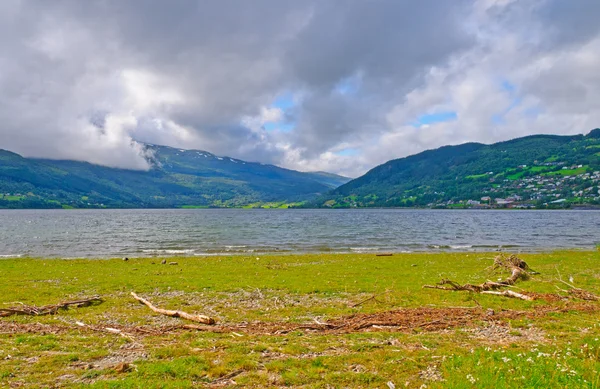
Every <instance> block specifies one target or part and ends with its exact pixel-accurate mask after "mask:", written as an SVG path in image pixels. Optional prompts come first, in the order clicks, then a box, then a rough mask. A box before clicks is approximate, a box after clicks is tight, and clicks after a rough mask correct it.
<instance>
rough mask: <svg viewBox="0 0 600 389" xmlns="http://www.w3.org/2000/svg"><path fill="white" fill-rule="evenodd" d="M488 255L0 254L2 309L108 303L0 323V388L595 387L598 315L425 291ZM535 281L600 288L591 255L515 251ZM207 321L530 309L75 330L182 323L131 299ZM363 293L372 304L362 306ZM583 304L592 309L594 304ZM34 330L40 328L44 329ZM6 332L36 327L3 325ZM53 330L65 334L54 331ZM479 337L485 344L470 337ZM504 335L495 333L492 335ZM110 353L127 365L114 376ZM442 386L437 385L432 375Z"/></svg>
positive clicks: (463, 276)
mask: <svg viewBox="0 0 600 389" xmlns="http://www.w3.org/2000/svg"><path fill="white" fill-rule="evenodd" d="M493 256H494V253H440V254H433V253H422V254H395V255H394V256H391V257H376V256H374V255H372V254H371V255H369V254H347V255H337V254H307V255H288V256H263V255H259V256H252V257H242V256H230V257H206V258H198V257H197V258H169V259H168V260H167V261H168V262H171V261H174V262H177V263H178V265H177V266H169V265H161V264H160V261H161V260H162V259H161V258H140V259H131V260H129V261H127V262H125V261H122V260H120V259H112V260H53V259H27V258H26V259H22V258H21V259H3V260H0V274H1V280H2V282H0V308H2V307H7V306H16V305H20V304H19V303H22V304H26V305H44V304H53V303H56V302H58V301H62V300H67V299H74V298H78V297H82V296H91V295H95V294H99V295H101V296H102V297H103V298H104V299H105V301H104V303H102V304H100V305H95V306H91V307H86V308H72V309H70V310H68V311H61V312H59V313H58V314H57V315H55V316H40V317H30V316H20V317H9V318H0V387H11V386H13V387H16V386H18V385H21V386H24V387H34V388H35V387H40V388H42V387H74V388H78V387H92V388H138V387H144V388H187V387H197V386H202V385H206V384H209V383H210V382H212V381H214V380H215V379H218V378H219V377H222V376H224V375H227V374H229V373H231V372H235V371H238V370H242V371H243V373H242V374H240V375H238V376H236V377H235V378H234V380H235V382H236V383H237V386H238V387H306V388H326V387H328V386H329V387H378V388H386V387H387V385H386V383H387V382H388V381H392V382H393V383H394V384H395V385H396V387H398V388H400V387H410V388H419V387H421V386H422V385H426V386H427V387H428V388H471V387H477V388H538V387H539V388H565V387H569V388H600V380H599V378H598V377H600V374H598V372H600V341H599V339H600V321H599V319H600V315H599V314H598V312H597V311H596V310H592V311H588V312H578V311H575V310H573V306H572V305H571V304H572V303H571V302H568V301H557V302H546V301H543V300H539V301H533V302H526V301H521V300H514V299H505V298H502V297H497V296H489V295H472V294H469V293H462V292H444V291H439V290H432V289H422V288H421V287H422V285H423V284H434V283H436V282H438V281H439V280H440V279H442V278H449V279H453V280H456V281H459V282H461V283H466V282H471V283H480V282H483V281H485V280H488V279H496V278H499V277H502V276H503V275H502V274H491V273H490V272H489V271H488V270H486V268H487V267H488V266H489V265H490V264H491V261H492V258H493ZM521 257H522V258H523V259H524V260H526V261H527V262H528V263H529V264H530V265H531V267H532V268H533V269H535V270H536V271H538V272H540V275H537V276H534V277H533V278H532V279H531V280H529V281H526V282H522V283H520V284H519V285H518V288H516V289H515V290H517V291H518V290H519V288H523V289H525V290H527V291H535V292H540V293H555V292H557V287H558V288H561V289H565V288H567V287H566V286H565V285H564V284H562V283H560V282H559V281H557V278H558V277H559V274H560V275H561V276H562V277H563V278H564V279H565V280H566V279H568V278H569V277H572V278H573V283H574V284H575V285H576V286H578V287H580V288H583V289H586V290H589V291H591V292H593V293H596V294H600V286H599V285H598V283H599V281H600V252H599V251H580V252H553V253H540V254H523V255H522V256H521ZM131 291H136V292H137V293H139V294H141V295H143V296H145V297H148V298H149V299H150V300H151V301H153V302H154V303H155V304H156V305H158V306H161V307H164V308H170V309H182V310H185V311H187V312H198V313H204V314H208V315H210V316H213V317H216V318H217V319H218V321H219V322H220V323H223V324H239V323H245V322H246V323H252V322H275V323H280V322H281V323H289V322H293V323H312V322H313V319H318V320H321V321H327V320H332V319H336V318H340V317H343V316H348V315H353V314H357V313H376V312H383V311H389V310H394V309H399V308H418V307H429V308H433V309H436V308H442V307H458V306H460V307H474V308H476V307H478V305H481V307H482V308H483V309H492V310H494V311H495V312H501V311H502V310H503V309H511V310H518V311H522V312H530V313H531V312H535V311H536V310H538V309H540V308H544V307H547V306H552V307H553V308H555V309H556V310H557V311H556V312H555V313H551V314H549V315H546V316H539V317H535V316H526V315H521V316H516V317H514V318H513V319H511V320H500V319H499V321H498V322H497V323H490V322H474V323H472V325H470V326H467V327H455V328H449V329H448V330H443V331H427V330H426V329H425V328H415V329H413V330H407V331H400V332H393V331H386V330H380V331H375V332H371V331H366V332H353V333H346V334H339V333H338V334H331V333H311V332H305V331H299V330H298V331H293V332H290V333H287V334H278V335H277V334H273V335H264V334H255V333H247V332H245V331H243V330H240V331H239V335H241V336H238V335H234V334H231V333H212V332H200V331H175V332H165V333H163V334H154V335H148V334H141V333H139V334H138V333H135V334H133V335H132V336H133V338H132V339H131V338H125V337H121V336H118V335H115V334H111V333H107V332H101V331H90V330H85V329H82V328H80V327H79V326H77V325H76V324H75V322H76V321H79V322H83V323H85V324H87V325H94V326H98V327H102V328H104V327H107V326H110V327H119V328H121V327H125V328H126V327H131V326H144V328H147V329H151V328H159V327H162V326H165V325H171V324H172V325H176V324H179V323H182V322H183V321H182V320H181V319H175V318H167V317H164V316H161V315H157V314H155V313H153V312H151V311H150V310H149V309H147V308H146V307H144V306H143V305H140V304H138V303H137V302H136V301H134V300H133V299H132V298H131V297H130V296H129V292H131ZM373 295H377V297H376V298H375V299H371V300H369V301H366V302H364V303H363V304H360V305H358V306H353V305H355V304H356V303H358V302H360V301H362V300H365V299H367V298H369V297H371V296H373ZM590 304H592V305H590V306H592V307H595V306H596V305H598V304H600V303H590ZM36 323H41V325H42V327H39V326H37V324H36ZM9 325H10V326H13V325H14V326H16V325H23V326H34V327H31V328H34V330H31V331H26V330H25V329H21V330H19V329H18V328H17V329H16V330H14V329H13V330H9V329H10V328H12V327H9ZM36 326H37V327H36ZM54 328H61V329H62V330H60V331H55V330H53V329H54ZM481 334H483V335H484V336H480V335H481ZM498 334H500V335H498ZM120 360H125V361H127V362H128V363H131V364H132V365H133V367H134V369H133V370H132V371H130V372H126V373H118V372H116V371H115V369H114V366H115V365H116V364H117V363H118V361H120ZM439 380H443V381H439Z"/></svg>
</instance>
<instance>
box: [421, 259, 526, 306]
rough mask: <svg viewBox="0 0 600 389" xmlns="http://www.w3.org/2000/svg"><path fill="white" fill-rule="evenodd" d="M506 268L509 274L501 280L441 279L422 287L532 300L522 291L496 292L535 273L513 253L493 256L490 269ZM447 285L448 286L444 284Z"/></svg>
mask: <svg viewBox="0 0 600 389" xmlns="http://www.w3.org/2000/svg"><path fill="white" fill-rule="evenodd" d="M498 269H503V270H508V271H510V276H509V277H508V278H506V279H504V280H501V281H497V282H494V281H486V282H484V283H482V284H479V285H476V284H464V285H461V284H459V283H457V282H455V281H451V280H442V281H440V282H439V283H438V284H437V285H423V288H429V289H441V290H458V291H460V290H466V291H470V292H475V293H483V294H493V295H498V296H505V297H514V298H518V299H521V300H528V301H531V300H533V297H531V296H528V295H526V294H522V293H516V292H513V291H509V290H505V291H503V292H497V290H499V289H503V288H506V287H509V286H512V285H514V284H516V283H517V281H519V280H526V279H528V278H529V275H530V274H537V273H536V272H534V271H533V270H531V269H530V268H529V265H527V263H526V262H525V261H523V260H522V259H520V258H518V257H517V256H515V255H510V256H505V255H498V256H497V257H496V258H494V264H493V265H492V270H498ZM445 285H448V286H445Z"/></svg>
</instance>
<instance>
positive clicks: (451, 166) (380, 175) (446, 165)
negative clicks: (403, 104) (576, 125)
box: [310, 129, 600, 208]
mask: <svg viewBox="0 0 600 389" xmlns="http://www.w3.org/2000/svg"><path fill="white" fill-rule="evenodd" d="M597 148H599V149H597ZM567 165H568V166H569V167H572V166H579V165H581V167H578V168H576V169H564V168H565V167H567ZM524 166H525V167H524ZM527 166H529V168H527ZM577 169H584V170H585V172H584V171H577ZM558 170H561V172H559V173H557V171H558ZM598 170H600V129H594V130H592V131H591V132H589V133H588V134H587V135H581V134H580V135H545V134H541V135H529V136H525V137H521V138H515V139H511V140H507V141H503V142H498V143H493V144H489V145H486V144H483V143H464V144H461V145H455V146H443V147H440V148H437V149H432V150H425V151H423V152H420V153H417V154H414V155H410V156H407V157H404V158H398V159H393V160H390V161H388V162H385V163H383V164H381V165H379V166H376V167H374V168H373V169H371V170H369V171H368V172H367V173H366V174H364V175H363V176H361V177H358V178H356V179H354V180H352V181H349V182H348V183H346V184H344V185H341V186H340V187H338V188H336V189H334V190H332V191H331V192H329V193H328V194H326V195H324V196H321V197H319V198H318V199H316V200H315V201H313V202H311V204H310V206H315V207H333V208H338V207H340V208H345V207H411V206H418V207H444V206H448V205H451V206H454V205H455V204H463V205H464V204H465V202H468V201H469V200H470V201H471V203H472V204H475V205H476V202H477V201H479V202H481V198H482V197H483V198H485V197H497V198H499V199H501V200H503V198H502V196H510V195H515V196H518V197H523V196H522V195H527V196H528V198H527V199H528V200H531V201H530V202H529V203H526V206H527V207H533V206H541V205H544V204H546V205H547V204H548V203H549V202H552V201H556V200H557V199H560V198H564V199H565V201H567V198H571V200H569V204H570V203H573V204H578V203H582V204H590V203H591V204H596V203H597V202H598V199H596V198H597V196H591V194H587V193H586V194H585V195H584V196H581V195H573V194H572V193H567V190H562V191H561V192H560V193H558V192H557V191H550V192H548V189H549V188H545V187H543V186H550V184H552V185H554V186H556V185H565V180H564V179H563V180H559V179H554V178H553V176H556V175H559V176H564V177H575V178H573V179H571V178H569V180H568V181H566V184H567V185H565V187H572V188H573V189H578V190H577V191H576V192H577V193H576V194H579V192H580V189H579V188H580V187H581V188H583V190H588V192H590V191H592V190H593V191H594V192H593V193H594V194H596V195H597V183H596V181H594V180H596V179H594V178H592V179H591V180H589V177H590V176H586V174H588V173H589V174H592V176H593V172H595V171H598ZM489 173H493V174H491V175H490V174H489ZM571 173H572V174H571ZM523 177H538V178H539V180H538V181H541V182H542V184H545V183H546V182H544V181H548V182H549V181H550V180H552V181H556V183H555V182H552V183H549V184H548V185H542V184H535V185H534V184H532V183H531V182H528V184H527V185H525V187H520V186H519V185H521V184H523V182H521V181H523V180H524V178H523ZM549 177H550V178H549ZM515 181H517V182H515ZM571 181H573V182H571ZM580 181H584V182H580ZM513 184H514V185H513ZM571 184H573V185H571ZM588 184H594V185H588ZM530 185H533V186H532V187H530V188H527V186H530ZM588 188H592V189H588ZM526 189H532V190H529V191H528V190H526ZM533 189H537V190H533ZM532 192H538V193H532ZM546 192H548V193H549V194H552V195H554V196H555V197H554V198H551V197H550V196H544V195H539V193H546ZM570 192H574V191H573V190H571V191H570ZM534 195H535V196H534ZM556 195H561V196H562V197H559V196H556ZM488 205H490V206H495V205H496V204H488Z"/></svg>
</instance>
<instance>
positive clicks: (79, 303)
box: [0, 296, 103, 317]
mask: <svg viewBox="0 0 600 389" xmlns="http://www.w3.org/2000/svg"><path fill="white" fill-rule="evenodd" d="M102 301H103V300H102V299H101V298H100V297H98V296H94V297H90V298H86V299H81V300H74V301H64V302H61V303H58V304H55V305H44V306H42V307H36V306H29V305H22V306H20V307H11V308H0V317H7V316H13V315H27V316H43V315H54V314H55V313H56V312H58V311H59V310H61V309H69V307H71V306H75V307H77V308H81V307H87V306H90V305H93V304H95V303H98V304H100V303H102Z"/></svg>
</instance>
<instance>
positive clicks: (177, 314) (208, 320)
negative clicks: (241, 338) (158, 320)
mask: <svg viewBox="0 0 600 389" xmlns="http://www.w3.org/2000/svg"><path fill="white" fill-rule="evenodd" d="M131 295H132V296H133V298H134V299H136V300H137V301H139V302H140V303H142V304H144V305H146V306H147V307H148V308H150V309H151V310H153V311H154V312H156V313H160V314H161V315H165V316H170V317H181V318H183V319H187V320H191V321H195V322H198V323H202V324H210V325H212V324H215V323H216V321H215V319H213V318H212V317H208V316H204V315H192V314H189V313H187V312H184V311H172V310H167V309H161V308H158V307H156V306H154V305H153V304H152V303H151V302H150V301H148V300H146V299H144V298H142V297H140V296H138V295H137V294H135V293H134V292H131Z"/></svg>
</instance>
